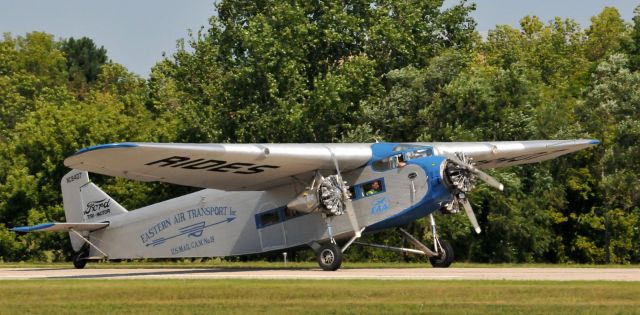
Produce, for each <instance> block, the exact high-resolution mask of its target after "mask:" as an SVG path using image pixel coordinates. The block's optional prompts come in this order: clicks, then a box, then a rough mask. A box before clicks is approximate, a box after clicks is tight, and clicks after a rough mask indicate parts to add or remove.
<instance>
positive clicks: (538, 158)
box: [423, 139, 600, 169]
mask: <svg viewBox="0 0 640 315" xmlns="http://www.w3.org/2000/svg"><path fill="white" fill-rule="evenodd" d="M599 143H600V141H598V140H592V139H579V140H534V141H495V142H434V143H423V144H425V145H432V146H434V148H435V149H436V151H437V153H439V154H453V153H456V152H463V153H464V154H466V155H467V156H469V157H472V158H473V162H474V163H476V167H478V168H481V169H486V168H498V167H507V166H513V165H520V164H528V163H537V162H542V161H546V160H550V159H553V158H556V157H559V156H561V155H565V154H567V153H571V152H575V151H578V150H582V149H585V148H588V147H591V146H594V145H597V144H599Z"/></svg>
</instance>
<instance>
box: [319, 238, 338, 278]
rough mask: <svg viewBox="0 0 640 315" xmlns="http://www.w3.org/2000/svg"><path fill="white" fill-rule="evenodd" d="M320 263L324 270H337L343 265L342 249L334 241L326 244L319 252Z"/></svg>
mask: <svg viewBox="0 0 640 315" xmlns="http://www.w3.org/2000/svg"><path fill="white" fill-rule="evenodd" d="M317 256H318V257H317V258H318V264H319V265H320V268H322V270H324V271H336V270H338V269H339V268H340V265H342V250H341V249H340V247H338V245H336V244H333V243H328V244H324V245H322V246H321V247H320V249H319V250H318V252H317Z"/></svg>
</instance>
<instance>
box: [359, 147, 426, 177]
mask: <svg viewBox="0 0 640 315" xmlns="http://www.w3.org/2000/svg"><path fill="white" fill-rule="evenodd" d="M406 146H408V145H399V146H396V147H395V148H394V151H395V150H396V148H400V147H403V148H405V149H406V148H407V147H406ZM413 147H414V148H416V149H414V150H412V151H408V152H405V153H403V154H396V155H392V156H390V157H387V158H384V159H379V160H377V161H374V162H373V163H372V164H371V167H372V168H373V170H374V171H378V172H384V171H388V170H391V169H394V168H398V167H404V166H405V165H407V164H406V162H407V161H409V160H413V159H419V158H423V157H428V156H432V155H433V149H432V148H430V147H424V146H413Z"/></svg>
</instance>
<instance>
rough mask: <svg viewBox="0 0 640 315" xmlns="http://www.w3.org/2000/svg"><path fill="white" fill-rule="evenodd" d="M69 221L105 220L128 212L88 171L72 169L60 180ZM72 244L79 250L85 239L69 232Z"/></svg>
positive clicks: (66, 215) (65, 211)
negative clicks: (91, 177)
mask: <svg viewBox="0 0 640 315" xmlns="http://www.w3.org/2000/svg"><path fill="white" fill-rule="evenodd" d="M60 186H61V188H62V201H63V203H64V213H65V217H66V221H67V222H74V223H78V222H104V221H108V220H106V219H107V218H109V217H112V216H114V215H118V214H123V213H127V210H126V209H125V208H124V207H122V206H121V205H120V204H119V203H118V202H117V201H115V200H113V199H112V198H111V197H109V195H107V194H106V193H105V192H104V191H102V190H101V189H100V188H99V187H98V186H96V185H95V184H93V183H92V182H91V181H90V180H89V173H88V172H86V171H80V170H72V171H70V172H69V173H67V174H66V175H65V176H64V177H63V178H62V181H61V182H60ZM69 236H70V238H71V245H72V247H73V249H74V250H75V251H79V250H80V249H81V248H82V246H83V245H84V243H85V242H84V240H83V239H82V238H80V237H78V236H77V235H75V234H74V233H73V232H69Z"/></svg>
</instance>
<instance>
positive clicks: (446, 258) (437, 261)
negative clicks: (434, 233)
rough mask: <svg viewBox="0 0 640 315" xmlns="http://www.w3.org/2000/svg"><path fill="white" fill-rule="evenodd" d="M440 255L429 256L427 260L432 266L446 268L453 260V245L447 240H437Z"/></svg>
mask: <svg viewBox="0 0 640 315" xmlns="http://www.w3.org/2000/svg"><path fill="white" fill-rule="evenodd" d="M439 242H440V246H441V248H440V256H436V257H430V258H429V261H430V262H431V265H432V266H433V267H434V268H447V267H449V266H451V263H452V262H453V258H454V257H453V247H452V246H451V244H449V242H448V241H445V240H439Z"/></svg>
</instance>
